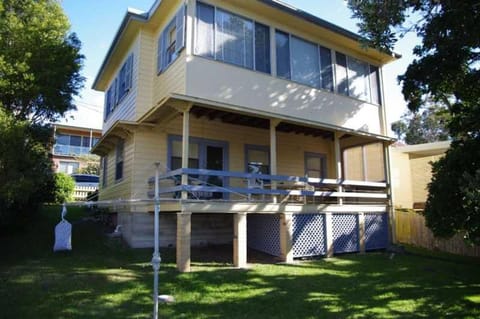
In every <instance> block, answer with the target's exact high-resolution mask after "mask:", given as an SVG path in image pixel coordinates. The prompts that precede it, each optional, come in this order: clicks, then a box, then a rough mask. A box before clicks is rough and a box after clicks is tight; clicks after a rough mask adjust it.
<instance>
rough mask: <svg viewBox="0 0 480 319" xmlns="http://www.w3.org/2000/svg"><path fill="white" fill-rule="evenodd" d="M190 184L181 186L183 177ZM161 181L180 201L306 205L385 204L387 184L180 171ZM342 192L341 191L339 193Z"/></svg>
mask: <svg viewBox="0 0 480 319" xmlns="http://www.w3.org/2000/svg"><path fill="white" fill-rule="evenodd" d="M182 175H187V176H188V179H187V180H188V184H185V185H182V184H181V182H180V181H181V176H182ZM159 180H160V190H159V193H160V196H161V197H162V198H172V199H173V198H180V194H181V192H187V193H188V194H189V195H188V198H190V199H203V200H209V199H224V200H234V199H236V200H242V199H248V200H250V201H252V200H253V201H271V200H272V199H273V198H276V199H277V200H278V201H279V202H285V201H295V202H304V203H312V202H313V203H316V202H325V203H337V202H338V199H342V201H343V202H344V203H350V204H352V203H382V204H384V203H386V201H387V199H388V196H387V186H388V185H387V183H384V182H365V181H353V180H336V179H326V178H313V177H306V176H305V177H304V176H288V175H267V174H252V173H244V172H234V171H217V170H209V169H194V168H180V169H177V170H173V171H170V172H168V173H166V174H163V175H161V176H160V178H159ZM148 182H149V185H150V188H149V192H148V196H149V197H150V198H153V196H154V191H153V184H154V178H153V177H151V178H150V179H149V181H148ZM339 189H341V191H339Z"/></svg>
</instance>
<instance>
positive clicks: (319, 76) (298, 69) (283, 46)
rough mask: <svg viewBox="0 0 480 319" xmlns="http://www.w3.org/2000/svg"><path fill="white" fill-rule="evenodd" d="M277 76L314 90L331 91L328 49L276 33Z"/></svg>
mask: <svg viewBox="0 0 480 319" xmlns="http://www.w3.org/2000/svg"><path fill="white" fill-rule="evenodd" d="M275 40H276V53H277V54H276V55H277V76H279V77H282V78H285V79H288V80H293V81H295V82H298V83H302V84H305V85H308V86H312V87H315V88H323V89H327V90H329V91H332V90H333V74H332V57H331V51H330V49H327V48H325V47H322V46H319V45H317V44H315V43H312V42H309V41H306V40H304V39H301V38H299V37H296V36H292V35H290V34H288V33H285V32H282V31H276V34H275Z"/></svg>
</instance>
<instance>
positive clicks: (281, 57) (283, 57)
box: [275, 31, 290, 79]
mask: <svg viewBox="0 0 480 319" xmlns="http://www.w3.org/2000/svg"><path fill="white" fill-rule="evenodd" d="M275 46H276V54H277V76H279V77H281V78H285V79H290V38H289V35H288V34H287V33H284V32H281V31H277V32H276V33H275Z"/></svg>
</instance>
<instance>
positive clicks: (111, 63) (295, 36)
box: [93, 0, 400, 120]
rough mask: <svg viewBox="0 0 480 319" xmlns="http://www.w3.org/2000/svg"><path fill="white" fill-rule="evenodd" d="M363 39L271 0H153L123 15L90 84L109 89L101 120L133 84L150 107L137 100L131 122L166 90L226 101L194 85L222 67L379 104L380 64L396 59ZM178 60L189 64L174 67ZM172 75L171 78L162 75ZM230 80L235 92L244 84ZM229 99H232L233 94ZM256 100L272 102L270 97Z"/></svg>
mask: <svg viewBox="0 0 480 319" xmlns="http://www.w3.org/2000/svg"><path fill="white" fill-rule="evenodd" d="M139 39H140V40H139ZM361 41H362V38H361V37H360V36H359V35H357V34H355V33H353V32H350V31H348V30H346V29H343V28H341V27H339V26H336V25H334V24H332V23H329V22H327V21H325V20H322V19H320V18H318V17H315V16H313V15H311V14H308V13H306V12H304V11H301V10H299V9H296V8H293V7H292V6H290V5H288V4H285V3H282V2H280V1H276V0H252V1H244V0H222V1H219V0H168V1H167V0H157V1H156V2H155V3H154V4H153V6H152V8H151V9H150V10H149V11H148V12H138V11H133V10H129V11H128V12H127V14H126V16H125V18H124V19H123V21H122V23H121V25H120V27H119V29H118V32H117V34H116V36H115V38H114V40H113V43H112V45H111V47H110V49H109V51H108V53H107V56H106V58H105V60H104V62H103V64H102V66H101V69H100V70H99V73H98V75H97V77H96V79H95V81H94V84H93V88H94V89H96V90H100V91H105V92H106V99H105V101H106V109H105V115H106V120H107V118H108V116H109V114H110V113H111V112H112V111H113V110H114V109H115V108H116V107H117V105H119V104H120V103H121V102H122V99H123V97H124V96H126V95H127V94H128V92H129V90H131V89H132V88H135V86H144V88H142V90H152V89H153V92H150V93H148V94H144V96H148V97H149V99H150V101H148V102H142V103H147V104H148V105H143V106H138V105H137V108H139V109H138V110H136V114H135V116H134V117H133V118H130V119H129V120H138V119H140V118H142V116H143V115H145V113H147V112H148V111H149V109H150V108H152V107H154V106H156V105H158V104H159V102H160V101H161V100H162V99H163V98H165V97H166V96H167V95H168V94H169V93H179V94H180V95H188V96H197V95H200V96H201V97H203V98H204V99H206V100H213V101H217V100H218V99H224V100H225V94H226V93H225V94H223V95H222V96H216V95H214V94H205V92H206V91H208V92H209V93H212V92H215V91H216V92H218V91H219V90H215V89H214V88H213V87H212V88H210V87H208V88H206V87H205V85H206V84H207V83H203V84H202V83H201V84H198V83H199V82H202V75H203V74H201V73H202V72H204V71H205V70H207V69H209V70H211V72H217V68H221V65H223V66H224V67H223V69H222V71H224V70H225V69H226V68H228V70H235V71H234V72H233V73H231V77H235V76H237V75H241V76H242V77H243V78H246V77H250V78H252V77H256V78H263V79H267V80H268V79H270V82H272V81H274V80H275V81H277V82H276V83H279V81H284V82H282V83H292V85H300V86H302V87H305V88H307V89H308V88H310V89H314V90H318V91H320V92H323V94H327V96H328V95H329V94H331V95H336V96H340V97H346V98H349V99H353V100H355V101H358V102H359V103H368V104H370V105H382V104H383V103H384V102H383V94H382V93H383V92H382V71H381V67H382V66H383V65H384V64H386V63H389V62H391V61H393V60H395V59H397V58H399V57H400V56H399V55H397V54H387V53H385V52H381V51H378V50H375V49H371V48H365V47H363V46H362V45H361ZM178 61H182V62H178ZM212 62H213V63H212ZM179 63H182V64H185V65H188V66H186V67H173V65H177V64H179ZM232 67H234V68H236V69H232ZM172 69H174V71H172ZM239 70H240V71H239ZM241 70H244V71H241ZM169 72H170V73H175V74H176V76H175V77H169V78H168V79H165V77H164V78H163V79H161V78H162V75H164V74H168V73H169ZM246 72H247V73H246ZM248 72H250V73H248ZM178 74H181V76H179V75H178ZM266 76H267V77H270V78H265V77H266ZM167 80H168V81H167ZM204 80H205V79H204ZM222 80H223V79H222V78H221V77H219V79H218V83H219V84H221V83H222V82H221V81H222ZM267 80H265V81H264V82H266V81H267ZM172 81H183V83H182V84H178V85H177V84H171V82H172ZM167 82H168V83H169V84H165V83H167ZM205 82H208V81H205ZM243 83H245V82H243ZM209 84H210V86H214V85H215V83H213V82H212V83H209ZM231 84H232V87H233V86H235V92H234V93H238V94H240V91H239V89H241V88H243V87H242V86H240V85H238V83H233V82H232V83H231ZM162 85H164V86H167V88H166V89H165V88H161V86H162ZM224 86H225V85H224ZM283 87H285V85H284V86H283ZM278 88H280V86H278V87H275V89H276V90H277V89H278ZM169 89H170V90H173V91H174V92H168V90H169ZM260 89H263V88H261V87H260ZM175 90H176V91H175ZM247 91H248V90H243V91H242V92H241V94H243V96H245V95H246V94H248V92H247ZM277 91H280V90H277ZM140 93H142V92H140ZM227 93H228V92H227ZM203 95H205V96H203ZM341 99H343V98H341ZM142 101H145V99H143V100H142ZM242 101H243V100H242ZM344 101H346V100H344ZM355 101H354V102H351V103H357V102H355ZM228 102H229V103H233V104H235V103H234V102H235V99H234V98H233V97H232V98H229V100H228ZM258 102H259V103H263V104H271V105H273V104H274V103H275V102H273V101H272V99H271V94H270V97H267V98H266V99H265V101H262V100H261V99H259V100H258Z"/></svg>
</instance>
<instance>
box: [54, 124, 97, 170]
mask: <svg viewBox="0 0 480 319" xmlns="http://www.w3.org/2000/svg"><path fill="white" fill-rule="evenodd" d="M53 136H54V141H55V142H54V145H53V148H52V161H53V165H54V170H55V172H61V173H67V174H74V173H77V172H78V170H79V169H80V168H82V167H85V166H87V165H88V164H89V163H92V162H94V163H98V161H99V160H100V159H99V157H98V156H97V155H94V154H91V153H90V150H91V149H92V147H94V146H95V144H96V143H97V142H98V140H99V139H100V137H101V136H102V130H98V129H93V128H86V127H76V126H69V125H62V124H53Z"/></svg>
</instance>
